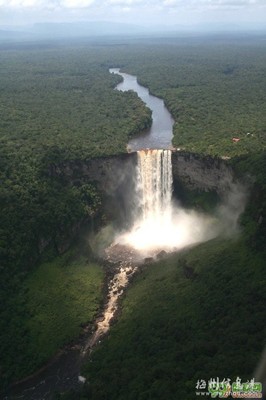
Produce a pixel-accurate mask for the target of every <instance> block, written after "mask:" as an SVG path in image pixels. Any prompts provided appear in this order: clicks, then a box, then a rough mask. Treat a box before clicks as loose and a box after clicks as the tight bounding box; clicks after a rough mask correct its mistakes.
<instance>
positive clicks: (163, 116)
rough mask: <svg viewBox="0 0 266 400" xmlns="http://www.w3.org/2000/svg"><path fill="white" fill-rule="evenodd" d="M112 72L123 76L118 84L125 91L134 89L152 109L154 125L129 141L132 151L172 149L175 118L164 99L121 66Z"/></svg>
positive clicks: (118, 87) (111, 70) (119, 88)
mask: <svg viewBox="0 0 266 400" xmlns="http://www.w3.org/2000/svg"><path fill="white" fill-rule="evenodd" d="M109 71H110V73H113V74H118V75H120V76H122V78H123V82H121V83H119V84H118V85H117V86H116V89H117V90H120V91H122V92H125V91H127V90H133V91H134V92H136V93H137V94H138V96H139V97H140V98H141V100H142V101H143V102H144V103H145V104H146V105H147V107H148V108H150V109H151V111H152V125H151V127H150V129H148V130H147V132H145V133H141V134H140V135H138V136H136V137H134V138H132V139H131V140H130V141H129V142H128V149H129V150H130V151H137V150H142V149H171V148H172V138H173V125H174V120H173V118H172V116H171V114H170V113H169V111H168V110H167V108H166V107H165V104H164V102H163V100H161V99H159V98H158V97H155V96H153V95H151V94H150V92H149V90H148V89H147V88H145V87H144V86H141V85H139V83H138V81H137V77H136V76H133V75H129V74H126V73H124V72H120V69H119V68H110V69H109Z"/></svg>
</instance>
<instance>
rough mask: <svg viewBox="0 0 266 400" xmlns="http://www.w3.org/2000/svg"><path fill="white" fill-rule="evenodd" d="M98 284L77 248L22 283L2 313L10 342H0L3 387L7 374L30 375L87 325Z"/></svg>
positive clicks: (94, 269)
mask: <svg viewBox="0 0 266 400" xmlns="http://www.w3.org/2000/svg"><path fill="white" fill-rule="evenodd" d="M102 280H103V271H102V268H101V267H100V266H99V265H97V264H95V263H93V262H90V261H89V260H88V258H87V257H86V255H85V253H83V254H82V253H80V249H72V250H71V251H68V252H67V253H65V254H64V256H61V257H57V258H56V259H54V260H53V261H51V262H46V263H43V264H41V265H40V266H38V267H37V268H36V269H35V271H34V272H33V273H32V274H31V275H30V276H28V277H27V278H26V279H24V281H23V283H22V284H21V285H20V287H19V292H18V293H17V295H16V297H15V298H14V299H10V300H9V302H8V308H6V309H5V310H4V314H7V318H5V321H8V322H7V323H8V325H7V326H6V327H5V329H6V330H7V331H8V332H12V338H11V343H10V338H9V337H7V336H6V337H5V336H2V340H1V343H0V347H1V364H2V365H3V366H5V368H6V369H5V372H4V374H3V376H2V379H3V381H2V383H3V382H4V383H5V382H8V380H9V379H10V376H9V374H10V373H12V374H13V376H12V378H13V379H14V377H15V378H17V379H18V378H21V377H23V376H26V375H29V374H30V373H32V372H34V371H35V370H36V369H38V368H39V367H40V366H41V365H42V364H43V363H45V362H46V361H47V360H48V359H49V358H50V357H52V356H53V355H54V354H55V353H56V352H57V350H58V349H60V348H62V346H64V345H65V344H67V343H69V342H70V341H71V340H72V339H73V337H77V336H78V335H79V334H80V333H81V330H82V329H81V328H82V326H83V325H85V324H86V323H89V322H92V320H93V318H94V317H95V314H96V312H97V311H98V308H99V303H100V301H101V298H102V293H101V289H102ZM12 306H13V307H12ZM10 315H12V318H10ZM4 317H5V315H4ZM8 317H9V318H8ZM14 360H16V362H15V365H14Z"/></svg>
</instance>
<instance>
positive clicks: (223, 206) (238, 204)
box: [113, 150, 247, 257]
mask: <svg viewBox="0 0 266 400" xmlns="http://www.w3.org/2000/svg"><path fill="white" fill-rule="evenodd" d="M134 180H135V198H134V199H132V200H131V201H130V203H129V204H128V207H129V209H128V212H129V213H130V214H131V215H132V216H133V218H132V223H131V225H130V227H129V228H128V229H125V230H122V231H119V232H117V233H116V235H115V239H114V242H113V246H115V245H123V246H128V247H129V248H132V249H134V250H135V251H137V252H138V253H139V254H140V255H141V256H142V257H155V256H156V255H157V254H158V253H159V252H161V251H162V250H164V251H166V252H174V251H178V250H181V249H183V248H184V247H187V246H191V245H195V244H199V243H202V242H205V241H208V240H211V239H214V238H215V237H218V236H223V237H233V236H236V235H237V234H238V233H239V231H240V228H239V224H238V221H239V217H240V215H241V214H242V212H243V211H244V208H245V204H246V198H247V190H246V188H245V187H244V186H243V185H241V184H240V183H234V182H231V183H230V184H229V187H228V190H227V192H226V193H224V195H223V198H222V199H221V202H220V204H219V205H218V206H217V207H216V208H215V209H214V211H213V212H212V213H211V214H206V213H203V212H198V211H195V210H193V209H186V208H184V207H182V206H181V205H180V203H178V201H177V200H174V199H172V165H171V152H170V151H169V150H146V151H141V152H138V165H137V168H136V174H135V178H134Z"/></svg>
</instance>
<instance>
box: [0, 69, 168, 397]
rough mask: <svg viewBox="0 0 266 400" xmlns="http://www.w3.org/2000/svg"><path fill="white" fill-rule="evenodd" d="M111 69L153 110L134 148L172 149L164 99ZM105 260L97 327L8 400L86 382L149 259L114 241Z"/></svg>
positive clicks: (19, 386) (15, 389) (50, 394)
mask: <svg viewBox="0 0 266 400" xmlns="http://www.w3.org/2000/svg"><path fill="white" fill-rule="evenodd" d="M109 71H110V73H116V74H119V75H121V76H122V77H123V82H121V83H120V84H118V85H117V87H116V90H121V91H126V90H134V91H135V92H137V94H138V96H139V97H140V98H141V99H142V100H143V101H144V102H145V103H146V105H147V106H148V107H149V108H150V109H151V110H152V121H153V122H152V126H151V128H150V129H149V130H148V132H145V133H144V134H141V135H139V136H138V137H135V138H132V139H131V140H130V142H129V143H128V148H129V149H130V151H137V150H140V149H148V148H149V149H171V148H172V144H171V141H172V136H173V131H172V130H173V124H174V120H173V118H172V116H171V114H170V113H169V111H168V110H167V109H166V107H165V105H164V102H163V100H161V99H159V98H157V97H155V96H152V95H151V94H150V93H149V91H148V89H147V88H145V87H143V86H141V85H139V83H138V82H137V78H136V77H135V76H132V75H129V74H125V73H121V72H120V70H119V68H112V69H110V70H109ZM105 262H107V263H108V264H109V281H108V283H107V285H108V288H107V298H106V303H105V305H104V308H103V311H102V313H101V315H99V316H98V317H97V319H96V321H95V326H94V328H93V329H91V328H90V327H88V328H87V330H86V329H85V332H84V334H83V335H82V337H81V338H79V339H77V341H76V342H75V343H74V344H71V345H69V346H67V347H66V348H64V349H63V350H62V351H60V352H59V353H58V354H57V355H56V356H55V357H54V358H53V359H52V360H50V362H49V363H48V364H47V365H46V366H44V367H43V368H42V369H41V370H40V371H39V372H36V374H34V375H32V376H31V377H29V378H27V379H25V380H24V381H22V382H20V383H17V384H16V385H14V386H12V387H10V388H9V389H8V392H7V393H6V395H5V396H4V397H3V399H4V400H11V399H12V400H18V399H21V400H22V399H24V400H51V399H52V398H53V394H54V393H55V392H64V391H67V390H70V389H78V388H80V386H81V385H82V384H83V383H84V378H83V377H82V376H81V375H80V370H81V366H82V364H83V363H84V361H85V360H87V359H88V358H89V357H90V354H91V352H92V351H93V349H94V348H95V346H97V344H98V343H100V341H101V339H102V338H103V337H104V335H106V334H107V332H108V331H109V328H110V325H111V324H112V321H113V319H114V317H115V315H116V313H117V311H118V308H119V299H120V298H121V296H122V294H123V292H124V290H125V288H126V286H127V285H128V283H129V280H130V278H131V277H132V276H133V275H134V273H135V272H136V271H137V269H138V266H139V265H140V264H143V263H144V262H145V257H144V258H143V255H140V253H139V252H137V251H135V250H134V248H133V247H131V246H129V245H119V244H118V243H114V244H112V245H111V246H110V247H108V248H107V249H106V250H105ZM110 271H111V272H110Z"/></svg>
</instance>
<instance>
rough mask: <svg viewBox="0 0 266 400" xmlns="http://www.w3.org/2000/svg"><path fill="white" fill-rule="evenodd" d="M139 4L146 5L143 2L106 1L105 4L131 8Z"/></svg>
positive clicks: (138, 0) (125, 0)
mask: <svg viewBox="0 0 266 400" xmlns="http://www.w3.org/2000/svg"><path fill="white" fill-rule="evenodd" d="M141 3H144V4H145V3H147V1H144V0H107V1H106V4H109V5H114V6H133V5H138V4H141Z"/></svg>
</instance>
